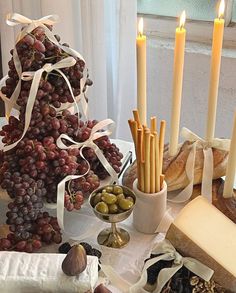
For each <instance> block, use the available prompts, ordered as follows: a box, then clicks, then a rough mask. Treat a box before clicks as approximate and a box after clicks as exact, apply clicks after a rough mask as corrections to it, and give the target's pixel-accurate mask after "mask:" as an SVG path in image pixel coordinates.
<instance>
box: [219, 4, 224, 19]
mask: <svg viewBox="0 0 236 293" xmlns="http://www.w3.org/2000/svg"><path fill="white" fill-rule="evenodd" d="M224 12H225V1H224V0H221V1H220V6H219V12H218V17H219V18H222V17H223V16H224Z"/></svg>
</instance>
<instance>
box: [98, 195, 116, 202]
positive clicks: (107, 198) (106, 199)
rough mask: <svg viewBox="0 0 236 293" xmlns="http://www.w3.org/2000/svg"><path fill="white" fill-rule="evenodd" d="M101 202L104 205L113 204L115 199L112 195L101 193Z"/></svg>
mask: <svg viewBox="0 0 236 293" xmlns="http://www.w3.org/2000/svg"><path fill="white" fill-rule="evenodd" d="M102 200H103V201H104V202H105V203H106V204H114V203H116V201H117V198H116V196H115V195H114V194H112V193H103V194H102Z"/></svg>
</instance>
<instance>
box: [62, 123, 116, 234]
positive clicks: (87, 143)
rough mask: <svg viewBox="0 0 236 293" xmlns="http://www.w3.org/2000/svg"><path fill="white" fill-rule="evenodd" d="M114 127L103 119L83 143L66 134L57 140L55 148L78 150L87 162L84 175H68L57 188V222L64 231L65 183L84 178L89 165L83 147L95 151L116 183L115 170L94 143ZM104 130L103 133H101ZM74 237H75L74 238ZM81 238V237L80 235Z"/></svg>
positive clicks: (109, 132) (107, 134)
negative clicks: (66, 143)
mask: <svg viewBox="0 0 236 293" xmlns="http://www.w3.org/2000/svg"><path fill="white" fill-rule="evenodd" d="M105 127H108V129H107V130H104V128H105ZM113 127H114V122H113V121H112V120H111V119H105V120H103V121H100V122H98V123H97V124H96V125H95V126H94V127H93V128H92V130H91V134H90V136H89V138H88V139H87V140H86V141H84V142H76V141H74V140H73V139H71V138H70V137H69V136H68V135H66V134H61V135H60V136H59V137H58V139H57V146H58V147H59V148H61V149H72V148H78V149H79V150H80V155H81V157H82V158H83V159H84V160H85V161H86V162H87V164H88V170H87V172H86V173H84V174H82V175H69V176H67V177H65V178H64V179H63V180H62V181H61V182H60V183H59V184H58V186H57V220H58V224H59V226H60V227H61V229H62V230H65V229H64V196H65V184H66V182H68V181H70V180H74V179H78V178H80V177H83V176H85V175H86V174H87V173H88V172H89V170H90V165H89V162H88V161H87V160H86V159H85V157H84V156H83V149H84V148H85V147H89V148H92V149H93V150H94V151H95V154H96V155H97V157H98V159H99V161H100V162H101V163H102V165H103V167H104V168H105V169H106V170H107V172H108V173H109V174H110V176H111V179H110V181H111V182H114V181H116V182H118V176H117V173H116V172H115V170H114V169H113V168H112V166H111V165H110V163H109V162H108V161H107V159H106V158H105V156H104V155H103V152H102V151H101V150H100V149H99V147H98V146H97V145H96V143H95V142H94V141H95V140H96V139H98V138H100V137H103V136H109V135H111V133H112V130H113ZM102 130H104V131H102ZM63 140H66V141H68V142H70V143H72V145H70V146H67V145H65V144H64V142H63ZM75 237H76V236H75ZM80 238H81V235H80Z"/></svg>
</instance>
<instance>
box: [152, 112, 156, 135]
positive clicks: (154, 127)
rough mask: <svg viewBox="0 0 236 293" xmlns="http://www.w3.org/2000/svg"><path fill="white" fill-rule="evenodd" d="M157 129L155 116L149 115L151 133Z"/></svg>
mask: <svg viewBox="0 0 236 293" xmlns="http://www.w3.org/2000/svg"><path fill="white" fill-rule="evenodd" d="M155 131H157V118H156V117H155V116H153V117H151V133H152V134H153V133H154V132H155Z"/></svg>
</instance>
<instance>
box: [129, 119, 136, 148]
mask: <svg viewBox="0 0 236 293" xmlns="http://www.w3.org/2000/svg"><path fill="white" fill-rule="evenodd" d="M128 123H129V127H130V130H131V134H132V138H133V141H134V145H135V148H136V146H137V122H136V121H134V120H132V119H129V120H128Z"/></svg>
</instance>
